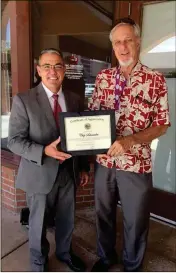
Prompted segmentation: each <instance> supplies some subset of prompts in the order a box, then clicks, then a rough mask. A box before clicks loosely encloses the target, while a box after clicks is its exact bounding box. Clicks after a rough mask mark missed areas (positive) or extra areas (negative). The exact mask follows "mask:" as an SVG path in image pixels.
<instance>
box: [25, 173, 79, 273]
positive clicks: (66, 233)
mask: <svg viewBox="0 0 176 273" xmlns="http://www.w3.org/2000/svg"><path fill="white" fill-rule="evenodd" d="M27 197H28V206H29V209H30V215H29V249H30V262H31V270H32V271H45V269H44V266H45V263H46V262H47V259H48V253H49V242H48V240H47V238H46V227H47V220H48V219H49V216H48V215H50V214H51V213H52V215H53V216H54V215H55V227H56V229H55V241H56V255H57V256H59V257H61V258H63V259H65V258H66V259H67V258H69V257H70V254H69V252H70V248H71V240H72V232H73V228H74V214H75V185H74V181H73V179H72V177H71V176H70V174H69V173H68V171H67V169H66V168H61V169H60V170H59V174H58V176H57V178H56V181H55V184H54V186H53V188H52V190H51V192H50V193H49V194H47V195H46V194H31V195H28V196H27Z"/></svg>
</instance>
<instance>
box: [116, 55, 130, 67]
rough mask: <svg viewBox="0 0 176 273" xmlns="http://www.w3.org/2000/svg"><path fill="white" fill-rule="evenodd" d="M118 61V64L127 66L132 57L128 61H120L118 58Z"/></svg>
mask: <svg viewBox="0 0 176 273" xmlns="http://www.w3.org/2000/svg"><path fill="white" fill-rule="evenodd" d="M118 61H119V64H120V65H121V66H123V67H127V66H130V65H131V64H132V63H133V61H134V60H133V58H132V57H131V58H130V59H129V60H128V61H126V62H124V61H121V60H118Z"/></svg>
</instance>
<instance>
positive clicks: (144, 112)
mask: <svg viewBox="0 0 176 273" xmlns="http://www.w3.org/2000/svg"><path fill="white" fill-rule="evenodd" d="M151 109H152V103H151V102H150V101H148V100H146V99H144V98H143V97H142V96H140V95H137V96H136V97H134V100H133V104H132V106H131V113H130V116H129V120H130V122H131V125H132V126H133V127H136V128H137V130H143V129H146V128H148V127H149V126H150V124H151V123H152V116H151Z"/></svg>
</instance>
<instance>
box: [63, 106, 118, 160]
mask: <svg viewBox="0 0 176 273" xmlns="http://www.w3.org/2000/svg"><path fill="white" fill-rule="evenodd" d="M59 124H60V136H61V148H62V150H63V151H65V152H67V153H70V154H72V155H91V154H99V153H106V152H107V150H108V149H109V147H110V146H111V144H112V143H113V142H114V141H115V138H116V126H115V112H114V110H100V111H85V112H80V113H69V112H63V113H60V121H59Z"/></svg>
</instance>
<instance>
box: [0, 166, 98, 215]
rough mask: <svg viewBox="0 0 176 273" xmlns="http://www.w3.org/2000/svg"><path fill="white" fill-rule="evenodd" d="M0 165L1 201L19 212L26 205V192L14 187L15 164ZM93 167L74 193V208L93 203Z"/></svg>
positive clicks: (6, 206)
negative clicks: (82, 185)
mask: <svg viewBox="0 0 176 273" xmlns="http://www.w3.org/2000/svg"><path fill="white" fill-rule="evenodd" d="M4 165H5V166H3V164H2V166H1V203H2V206H4V207H5V208H7V209H9V210H10V211H12V212H16V213H18V212H20V211H21V209H22V208H24V207H26V206H27V204H26V194H25V192H23V191H22V190H20V189H15V177H16V174H17V170H18V165H17V164H14V165H13V164H9V163H8V164H7V161H6V164H4ZM93 182H94V169H93V165H91V171H90V180H89V183H88V184H87V185H85V186H84V187H81V186H80V187H79V188H78V189H77V194H76V208H84V207H91V206H93V205H94V190H93V188H94V185H93Z"/></svg>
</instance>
